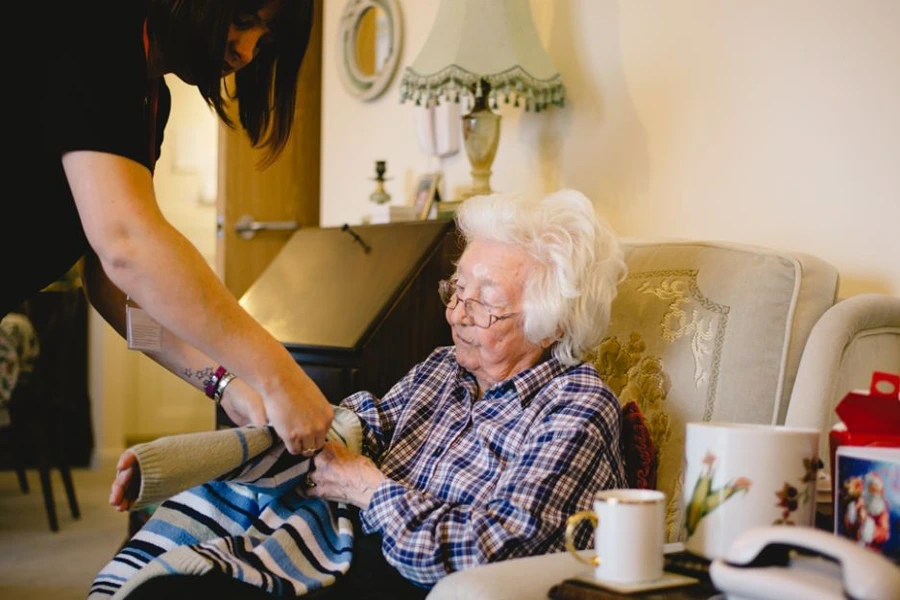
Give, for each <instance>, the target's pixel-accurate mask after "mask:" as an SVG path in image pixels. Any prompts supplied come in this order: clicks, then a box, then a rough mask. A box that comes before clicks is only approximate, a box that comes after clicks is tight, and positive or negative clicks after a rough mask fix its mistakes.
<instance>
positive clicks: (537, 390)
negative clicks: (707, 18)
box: [111, 190, 625, 597]
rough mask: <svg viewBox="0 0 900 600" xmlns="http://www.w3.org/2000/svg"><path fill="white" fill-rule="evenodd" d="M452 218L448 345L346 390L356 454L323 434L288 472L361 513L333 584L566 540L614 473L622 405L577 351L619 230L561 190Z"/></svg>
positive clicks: (594, 321) (613, 283) (404, 574)
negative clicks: (381, 391)
mask: <svg viewBox="0 0 900 600" xmlns="http://www.w3.org/2000/svg"><path fill="white" fill-rule="evenodd" d="M456 219H457V224H458V228H459V231H460V232H461V234H462V236H463V238H464V239H465V249H464V251H463V254H462V256H461V257H460V259H459V261H458V263H457V267H456V272H455V273H454V274H453V275H452V276H451V277H450V278H449V279H448V280H446V281H442V282H441V284H440V289H439V293H440V296H441V299H442V300H443V302H444V304H445V305H446V307H447V309H446V318H447V322H448V323H449V325H450V327H451V330H452V337H453V342H454V344H453V346H450V347H445V348H438V349H436V350H435V351H433V352H432V353H431V355H430V356H429V357H428V358H427V359H426V360H425V361H423V362H422V363H420V364H418V365H416V366H415V367H414V368H413V369H412V370H411V371H410V372H409V373H408V374H407V375H406V376H405V377H404V378H403V379H401V380H400V381H399V382H398V383H397V384H396V385H394V386H393V387H392V388H391V390H390V391H389V392H388V393H387V394H386V395H385V396H384V397H383V398H377V397H375V396H373V395H372V394H370V393H368V392H359V393H356V394H354V395H352V396H350V397H348V398H346V399H345V400H344V401H343V402H342V403H341V406H342V407H343V408H342V409H341V410H342V412H340V413H338V414H337V416H336V422H337V423H340V422H342V420H343V419H344V412H345V411H343V409H349V411H346V412H347V413H348V414H350V413H352V414H355V415H356V417H358V421H359V424H360V425H361V431H360V433H361V440H362V443H361V448H362V452H357V451H355V450H354V449H353V448H352V446H353V444H347V443H346V438H347V436H346V435H342V436H337V437H339V438H340V440H339V441H335V439H336V438H335V436H332V441H329V442H328V443H327V444H326V445H325V447H324V449H323V450H322V451H321V452H320V453H319V454H318V455H317V456H316V457H315V459H314V467H309V468H308V469H307V470H306V472H305V474H304V476H303V477H302V478H300V479H299V480H300V481H302V482H303V484H304V486H303V487H305V488H306V489H305V497H306V498H307V499H308V498H319V499H323V500H327V501H329V502H336V503H339V506H342V507H346V506H347V505H352V506H355V507H358V508H359V509H360V510H359V512H358V517H359V523H358V529H361V533H362V534H363V536H362V538H361V539H357V540H355V542H354V546H356V548H357V550H356V555H355V556H354V557H353V564H352V566H351V568H350V575H351V576H350V577H344V578H339V579H338V581H337V584H336V585H334V586H333V587H332V588H331V590H330V591H331V592H333V593H343V594H356V593H357V592H359V591H360V590H363V589H366V590H369V591H372V589H374V587H377V585H380V584H374V583H373V584H372V585H370V584H369V583H368V582H367V578H369V577H372V580H373V581H374V580H375V579H378V580H380V581H385V580H387V579H389V578H385V577H384V572H385V571H393V570H395V571H393V575H394V576H395V578H396V580H397V581H400V582H402V584H406V585H409V583H408V582H411V584H412V585H410V588H411V589H418V590H419V591H420V592H423V593H424V591H425V590H427V588H429V587H431V586H432V585H433V584H434V583H435V582H436V581H437V580H438V579H440V578H441V577H443V576H445V575H447V574H448V573H451V572H453V571H457V570H460V569H465V568H468V567H472V566H475V565H479V564H483V563H488V562H492V561H499V560H505V559H509V558H513V557H519V556H526V555H534V554H541V553H546V552H551V551H559V550H563V549H564V531H565V521H566V518H567V517H568V516H570V515H572V514H574V513H575V512H577V511H579V510H582V509H586V508H589V507H590V505H591V497H592V495H593V493H594V492H596V491H598V490H601V489H605V488H613V487H623V486H624V484H625V479H624V472H623V460H622V457H621V455H620V452H619V434H620V423H621V411H620V406H619V403H618V401H617V399H616V398H615V396H614V395H613V393H612V392H611V391H610V390H609V388H607V387H606V385H605V384H604V383H603V381H601V379H600V377H599V375H598V374H597V371H596V370H595V369H594V367H593V366H592V365H591V364H589V363H586V362H584V357H585V355H586V354H587V353H588V352H589V351H590V350H591V349H593V348H595V347H596V346H597V345H598V344H599V342H600V340H601V338H602V337H603V335H604V332H605V330H606V326H607V323H608V320H609V312H610V304H611V302H612V300H613V298H614V297H615V295H616V288H617V284H618V283H619V281H620V280H621V279H622V277H623V276H624V274H625V265H624V261H623V258H622V255H621V251H620V249H619V246H618V243H617V241H616V238H615V236H614V235H613V233H612V232H611V231H610V229H609V228H608V227H606V226H605V225H604V224H603V223H602V222H601V220H600V219H598V218H597V216H596V215H595V213H594V210H593V207H592V205H591V203H590V202H589V201H588V199H587V198H585V197H584V196H583V195H582V194H580V193H578V192H576V191H571V190H565V191H560V192H557V193H554V194H551V195H549V196H547V197H545V198H543V199H541V200H528V199H526V198H524V197H520V196H513V195H490V196H480V197H474V198H471V199H469V200H467V201H466V202H465V203H464V204H463V205H462V207H461V208H460V209H459V211H458V213H457V216H456ZM206 454H208V453H206ZM293 458H294V460H297V459H298V458H297V457H293ZM130 465H131V461H128V462H126V463H125V464H124V465H122V464H120V466H124V467H126V468H127V467H129V466H130ZM126 484H127V481H126V480H125V479H122V480H120V481H117V485H118V486H119V487H118V488H117V487H116V485H114V488H113V496H112V498H111V501H112V503H113V504H115V505H119V506H121V505H122V502H123V498H124V497H125V496H126V494H125V489H124V486H125V485H126ZM145 484H146V482H145ZM126 506H127V504H126ZM338 529H340V527H338ZM588 543H589V533H588V532H582V534H581V538H580V539H578V540H576V544H579V545H580V546H581V547H586V546H587V545H588ZM366 547H368V548H370V549H371V548H375V552H374V554H375V555H377V558H379V559H381V560H382V561H383V560H386V561H387V563H388V565H390V567H386V566H385V565H384V564H383V562H382V564H381V566H380V567H379V566H377V561H375V563H376V566H372V565H371V562H372V561H371V560H369V559H370V558H371V557H369V558H366V553H365V548H366ZM360 548H362V550H360ZM311 554H313V553H311ZM370 554H371V553H370ZM367 561H368V562H369V563H370V564H369V566H366V565H365V563H366V562H367ZM301 562H303V561H301ZM285 571H286V570H284V569H282V571H281V572H282V573H283V572H285ZM360 572H362V574H361V575H360V574H359V573H360ZM397 574H399V575H397ZM354 575H355V576H354ZM264 579H265V578H263V581H264ZM397 581H395V582H394V584H396V583H397ZM354 582H355V583H354ZM329 583H330V582H326V583H325V584H323V585H328V584H329ZM392 585H393V584H392ZM348 586H349V587H348ZM354 586H355V587H354ZM260 587H263V588H266V589H267V590H268V591H270V592H271V591H275V589H274V588H273V587H272V586H271V585H268V586H267V585H265V583H263V584H260ZM400 587H402V585H400ZM295 589H300V588H297V587H295ZM393 589H394V590H395V591H396V590H397V589H399V588H398V587H397V586H395V587H394V588H393ZM320 591H325V590H320ZM407 591H410V590H407ZM411 595H412V596H415V593H412V594H411ZM317 597H318V596H317ZM329 597H330V596H329ZM341 597H343V596H341Z"/></svg>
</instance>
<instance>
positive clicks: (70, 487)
mask: <svg viewBox="0 0 900 600" xmlns="http://www.w3.org/2000/svg"><path fill="white" fill-rule="evenodd" d="M59 474H60V475H62V480H63V485H64V486H65V487H66V496H68V498H69V510H70V511H72V518H74V519H78V518H80V517H81V511H80V510H79V509H78V499H77V498H76V497H75V485H74V484H73V483H72V472H71V471H70V470H69V465H68V464H67V463H65V462H62V461H61V464H60V465H59Z"/></svg>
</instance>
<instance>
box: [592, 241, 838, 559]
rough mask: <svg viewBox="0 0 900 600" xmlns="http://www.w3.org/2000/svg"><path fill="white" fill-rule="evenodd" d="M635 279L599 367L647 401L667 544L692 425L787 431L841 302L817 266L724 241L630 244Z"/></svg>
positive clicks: (624, 394) (615, 311) (833, 276)
mask: <svg viewBox="0 0 900 600" xmlns="http://www.w3.org/2000/svg"><path fill="white" fill-rule="evenodd" d="M623 246H624V250H625V256H626V262H627V264H628V269H629V273H628V277H627V279H626V280H625V281H624V282H622V284H621V285H620V287H619V293H618V296H617V298H616V300H615V302H614V304H613V307H612V317H611V320H610V326H609V330H608V332H607V337H606V338H605V339H604V341H603V342H602V343H601V345H600V346H599V347H598V348H597V349H596V351H595V353H594V356H592V357H591V360H592V362H593V363H594V364H595V365H596V367H597V369H598V370H599V372H600V374H601V376H602V377H603V379H604V380H605V381H606V382H607V384H608V385H609V386H610V387H611V388H612V389H613V391H614V392H615V393H616V394H617V396H618V398H619V401H620V402H621V403H622V404H623V405H625V404H627V403H628V402H630V401H635V402H637V404H638V406H639V407H640V409H641V411H642V413H643V414H644V417H645V418H646V422H647V426H648V428H649V429H650V432H651V437H652V439H653V442H654V444H655V446H656V447H657V448H658V450H659V456H658V474H657V487H658V489H660V490H662V491H663V492H665V493H666V495H667V498H668V500H667V502H668V507H667V515H666V537H667V540H668V541H670V542H672V541H679V540H682V539H683V533H682V522H683V509H682V504H683V503H682V498H681V496H682V487H683V477H684V433H685V424H686V423H687V422H690V421H730V422H746V423H772V424H781V423H784V419H785V415H786V413H787V409H788V399H789V398H790V397H791V388H792V386H793V382H794V377H795V375H796V372H797V365H798V363H799V360H800V354H801V352H802V350H803V346H804V344H805V342H806V339H807V337H808V336H809V333H810V330H811V329H812V327H813V324H814V323H815V322H816V321H817V320H818V318H819V317H820V316H821V315H822V313H824V312H825V311H826V310H827V309H828V308H829V307H830V306H832V305H833V303H834V301H835V297H836V293H837V286H838V274H837V271H836V270H835V269H834V267H833V266H831V265H829V264H828V263H825V262H824V261H822V260H820V259H817V258H815V257H812V256H808V255H800V254H788V253H784V252H777V251H774V250H771V249H768V248H761V247H755V246H748V245H739V244H730V243H719V242H688V241H660V242H656V241H638V240H629V239H625V240H623Z"/></svg>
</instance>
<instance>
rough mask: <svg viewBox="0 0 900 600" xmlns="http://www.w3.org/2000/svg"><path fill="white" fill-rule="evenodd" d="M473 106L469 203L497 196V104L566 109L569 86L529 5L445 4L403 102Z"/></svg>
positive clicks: (406, 79)
mask: <svg viewBox="0 0 900 600" xmlns="http://www.w3.org/2000/svg"><path fill="white" fill-rule="evenodd" d="M460 98H464V99H467V100H470V101H471V102H472V108H471V110H470V111H469V112H468V113H466V114H464V115H463V116H462V130H463V139H464V143H463V144H464V146H465V149H466V155H467V156H468V157H469V163H470V164H471V166H472V189H471V190H470V191H468V192H467V193H465V194H464V197H469V196H473V195H479V194H488V193H490V192H491V183H490V177H491V165H492V164H493V162H494V157H495V156H496V155H497V145H498V144H499V142H500V115H498V114H497V113H496V112H494V110H493V109H496V108H497V106H498V102H499V99H500V98H502V99H503V101H504V102H506V103H509V102H511V101H512V102H513V103H514V105H515V106H521V105H523V104H524V106H525V110H527V111H530V110H532V109H533V110H535V111H536V112H540V111H542V110H544V109H545V108H548V107H549V106H551V105H556V106H562V105H563V100H564V98H565V88H564V86H563V83H562V77H561V76H560V74H559V72H558V71H557V70H556V68H555V67H554V66H553V62H552V61H551V60H550V57H549V56H548V55H547V53H546V52H545V51H544V48H543V47H542V46H541V43H540V40H539V39H538V34H537V29H536V28H535V26H534V21H533V20H532V17H531V7H530V4H529V0H441V3H440V5H439V6H438V12H437V19H436V20H435V23H434V25H433V26H432V28H431V31H430V32H429V34H428V39H427V40H425V45H424V46H423V47H422V50H421V52H419V55H418V56H417V57H416V59H415V60H414V61H413V62H412V64H411V65H410V66H408V67H406V69H405V71H404V73H403V78H402V79H401V81H400V102H405V101H407V100H414V101H415V103H416V104H417V105H423V104H424V105H425V106H432V105H434V104H440V102H442V101H443V102H447V101H452V102H459V101H460Z"/></svg>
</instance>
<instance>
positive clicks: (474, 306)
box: [438, 279, 519, 329]
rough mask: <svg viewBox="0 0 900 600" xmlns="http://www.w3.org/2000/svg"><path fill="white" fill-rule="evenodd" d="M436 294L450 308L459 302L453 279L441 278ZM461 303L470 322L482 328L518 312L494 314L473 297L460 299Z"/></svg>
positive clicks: (486, 327)
mask: <svg viewBox="0 0 900 600" xmlns="http://www.w3.org/2000/svg"><path fill="white" fill-rule="evenodd" d="M438 295H439V296H440V297H441V302H443V303H444V306H446V307H447V308H449V309H450V310H453V309H454V308H456V305H457V304H459V303H460V298H459V296H457V295H456V282H454V281H448V280H446V279H442V280H441V281H440V282H438ZM462 305H463V312H465V313H466V316H467V317H469V319H470V320H471V321H472V324H473V325H475V326H476V327H481V328H482V329H488V328H489V327H490V326H491V325H493V324H494V323H496V322H497V321H502V320H504V319H508V318H510V317H514V316H516V315H517V314H519V313H517V312H511V313H506V314H505V315H495V314H494V313H492V312H491V311H490V309H489V308H488V307H487V306H485V305H484V304H482V303H481V302H479V301H478V300H475V299H474V298H466V299H465V300H462Z"/></svg>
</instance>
